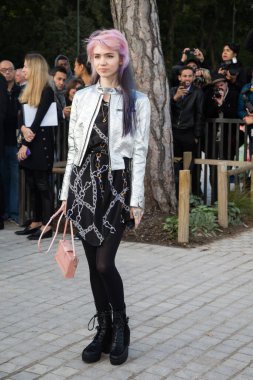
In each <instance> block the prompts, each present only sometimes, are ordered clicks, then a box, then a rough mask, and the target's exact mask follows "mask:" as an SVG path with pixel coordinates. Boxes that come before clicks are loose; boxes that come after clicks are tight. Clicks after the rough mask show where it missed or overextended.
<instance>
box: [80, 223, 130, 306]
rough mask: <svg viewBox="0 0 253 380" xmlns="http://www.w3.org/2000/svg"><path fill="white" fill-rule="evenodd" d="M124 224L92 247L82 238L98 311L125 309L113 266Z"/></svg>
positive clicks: (120, 283) (121, 291) (121, 285)
mask: <svg viewBox="0 0 253 380" xmlns="http://www.w3.org/2000/svg"><path fill="white" fill-rule="evenodd" d="M123 232H124V226H120V228H118V229H117V232H116V233H115V234H108V235H107V237H106V238H105V240H104V241H103V243H102V245H101V246H98V247H94V246H92V245H90V244H89V243H87V242H86V241H84V240H82V243H83V246H84V250H85V254H86V257H87V261H88V265H89V270H90V283H91V289H92V293H93V297H94V301H95V306H96V309H97V311H98V312H101V311H108V310H110V309H111V307H112V309H113V310H114V311H120V310H124V309H125V302H124V288H123V282H122V279H121V276H120V274H119V272H118V270H117V268H116V266H115V256H116V253H117V250H118V247H119V244H120V241H121V239H122V235H123Z"/></svg>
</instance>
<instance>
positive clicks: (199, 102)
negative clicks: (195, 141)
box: [194, 90, 204, 137]
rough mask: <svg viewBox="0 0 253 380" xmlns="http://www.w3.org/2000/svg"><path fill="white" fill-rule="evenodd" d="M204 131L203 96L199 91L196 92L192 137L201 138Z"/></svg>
mask: <svg viewBox="0 0 253 380" xmlns="http://www.w3.org/2000/svg"><path fill="white" fill-rule="evenodd" d="M203 130H204V94H203V93H202V91H201V90H198V91H197V97H196V108H195V127H194V136H195V137H201V135H202V133H203Z"/></svg>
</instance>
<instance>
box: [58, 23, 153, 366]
mask: <svg viewBox="0 0 253 380" xmlns="http://www.w3.org/2000/svg"><path fill="white" fill-rule="evenodd" d="M87 52H88V59H89V61H90V62H91V67H92V77H91V78H92V84H93V85H91V86H89V87H87V88H85V89H82V90H79V91H77V93H76V94H75V96H74V100H73V103H72V108H71V115H70V125H69V139H68V141H69V152H68V159H67V165H66V171H65V175H64V179H63V186H62V192H61V200H62V201H63V202H62V206H61V207H62V209H63V210H65V212H66V215H67V217H68V218H69V219H71V220H72V222H73V224H74V225H75V226H76V228H77V229H78V232H79V235H80V236H81V238H82V243H83V246H84V249H85V253H86V257H87V260H88V265H89V269H90V282H91V288H92V292H93V296H94V301H95V306H96V309H97V314H96V317H97V319H98V326H97V334H96V336H95V337H94V339H93V340H92V342H91V343H90V344H89V345H88V346H87V347H86V348H85V349H84V350H83V353H82V359H83V361H84V362H87V363H91V362H95V361H98V360H99V359H100V357H101V353H102V352H104V353H110V362H111V364H113V365H118V364H121V363H123V362H125V361H126V360H127V357H128V346H129V342H130V330H129V327H128V318H127V316H126V306H125V301H124V289H123V283H122V279H121V276H120V274H119V272H118V270H117V268H116V266H115V255H116V252H117V249H118V246H119V244H120V241H121V238H122V234H123V232H124V229H125V227H126V225H127V224H131V223H133V224H135V227H137V226H138V224H139V223H140V220H141V217H142V213H143V207H144V173H145V164H146V154H147V149H148V139H149V124H150V104H149V100H148V98H147V96H146V95H144V94H142V93H140V92H137V91H135V90H134V87H133V80H132V75H131V71H130V68H129V52H128V45H127V41H126V39H125V38H124V36H123V35H122V34H121V33H120V32H119V31H117V30H115V29H113V30H103V31H97V32H94V33H93V34H92V35H91V36H90V38H89V40H88V44H87ZM112 313H113V319H112Z"/></svg>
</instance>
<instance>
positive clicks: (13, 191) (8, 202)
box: [0, 146, 19, 222]
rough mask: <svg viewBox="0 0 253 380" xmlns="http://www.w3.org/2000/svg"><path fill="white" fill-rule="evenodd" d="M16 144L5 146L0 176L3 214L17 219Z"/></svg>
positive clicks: (17, 170)
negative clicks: (2, 189)
mask: <svg viewBox="0 0 253 380" xmlns="http://www.w3.org/2000/svg"><path fill="white" fill-rule="evenodd" d="M17 152H18V149H17V147H16V146H5V147H4V155H3V157H2V158H1V159H0V171H1V178H2V181H3V187H4V216H5V218H11V219H14V220H15V221H16V222H18V219H19V164H18V160H17Z"/></svg>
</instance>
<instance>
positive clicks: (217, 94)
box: [213, 88, 222, 99]
mask: <svg viewBox="0 0 253 380" xmlns="http://www.w3.org/2000/svg"><path fill="white" fill-rule="evenodd" d="M213 97H214V98H216V99H220V98H221V97H222V95H221V93H220V91H219V89H218V88H215V89H214V90H213Z"/></svg>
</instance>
